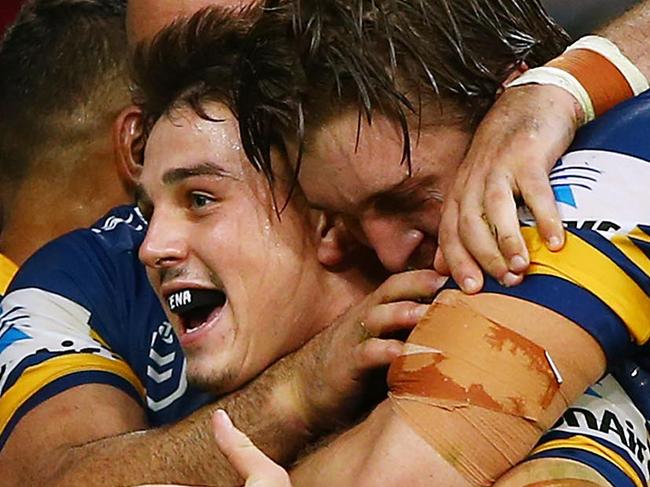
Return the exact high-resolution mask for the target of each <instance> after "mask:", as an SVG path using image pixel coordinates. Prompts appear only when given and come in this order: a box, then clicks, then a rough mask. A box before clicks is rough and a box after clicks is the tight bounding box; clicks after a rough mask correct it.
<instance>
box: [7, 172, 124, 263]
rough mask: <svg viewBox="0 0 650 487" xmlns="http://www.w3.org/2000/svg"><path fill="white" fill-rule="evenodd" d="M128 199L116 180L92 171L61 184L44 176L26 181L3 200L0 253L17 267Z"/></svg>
mask: <svg viewBox="0 0 650 487" xmlns="http://www.w3.org/2000/svg"><path fill="white" fill-rule="evenodd" d="M112 177H113V178H115V177H116V176H114V175H113V176H112ZM131 201H132V198H131V197H130V195H129V194H128V193H127V191H126V190H125V189H124V188H122V187H121V185H120V184H119V183H116V182H114V181H113V182H107V181H106V180H105V179H104V178H101V177H96V175H94V174H93V177H92V178H87V180H86V181H82V180H79V178H74V180H68V181H66V182H65V183H63V184H53V183H51V182H50V181H49V180H48V179H47V178H44V177H41V178H32V179H30V180H26V181H25V182H24V183H23V184H21V186H20V188H19V190H18V191H17V193H16V194H15V196H14V197H13V198H12V199H11V200H10V201H8V202H5V201H3V207H4V208H3V210H4V214H3V225H2V231H1V233H0V252H1V253H2V254H4V255H5V256H6V257H8V258H9V259H11V260H12V261H13V262H15V263H16V264H17V265H19V266H20V265H22V264H23V263H24V262H25V260H27V259H28V258H29V257H30V256H31V255H32V254H33V253H34V252H35V251H36V250H38V249H39V248H40V247H42V246H43V245H45V244H46V243H47V242H49V241H50V240H53V239H55V238H57V237H59V236H61V235H63V234H65V233H68V232H70V231H72V230H75V229H77V228H85V227H88V226H90V225H92V224H93V223H94V222H95V221H96V220H97V219H99V218H100V217H101V216H102V215H104V214H105V213H106V212H107V211H108V210H109V209H111V208H112V207H114V206H117V205H120V204H126V203H129V202H131Z"/></svg>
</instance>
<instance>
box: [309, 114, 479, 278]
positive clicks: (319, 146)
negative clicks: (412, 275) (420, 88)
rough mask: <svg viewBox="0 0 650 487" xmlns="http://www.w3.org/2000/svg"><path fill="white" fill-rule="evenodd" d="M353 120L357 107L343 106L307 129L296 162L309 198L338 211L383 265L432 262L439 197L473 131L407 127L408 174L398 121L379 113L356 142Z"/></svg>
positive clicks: (421, 265)
mask: <svg viewBox="0 0 650 487" xmlns="http://www.w3.org/2000/svg"><path fill="white" fill-rule="evenodd" d="M357 123H358V117H357V113H356V112H354V113H347V114H345V115H343V116H340V117H338V118H335V119H333V120H332V121H330V122H328V123H326V124H323V125H321V126H319V127H318V129H317V130H315V131H314V133H312V135H311V136H310V139H309V141H308V145H307V151H306V153H305V156H304V159H303V162H302V166H301V169H300V184H301V186H302V188H303V190H304V192H305V194H306V196H307V198H308V199H309V201H310V202H311V203H312V204H313V205H314V206H317V207H321V208H326V209H328V210H332V211H335V212H340V213H341V214H342V215H343V217H344V218H345V220H346V223H347V226H348V228H349V229H350V230H351V231H352V233H354V234H355V235H356V236H357V238H358V239H359V240H360V241H361V242H362V243H365V244H366V245H369V246H371V247H372V248H374V250H375V251H376V252H377V255H378V256H379V258H380V260H381V261H382V263H383V264H384V266H385V267H386V268H387V269H388V270H390V271H393V272H397V271H401V270H404V269H406V268H410V267H415V268H426V267H431V265H432V262H433V256H434V253H435V249H436V247H437V233H438V223H439V220H440V210H441V204H442V199H443V197H444V195H445V193H446V191H447V189H448V188H449V186H450V184H451V182H452V180H453V177H454V175H455V172H456V169H457V167H458V165H459V164H460V162H461V161H462V158H463V156H464V153H465V151H466V149H467V146H468V142H469V138H470V135H469V134H468V133H467V131H465V130H461V129H460V128H459V127H458V125H457V124H455V125H453V124H448V125H447V126H443V125H428V126H424V128H423V129H422V131H421V133H420V135H419V136H418V134H417V133H416V130H412V139H413V147H412V152H411V154H412V166H411V167H412V172H411V174H409V168H408V165H407V163H406V161H405V162H404V163H402V164H400V160H401V159H402V138H401V131H400V129H399V128H398V127H397V126H396V124H392V123H390V122H389V121H388V120H387V119H385V118H383V117H376V118H375V119H374V120H373V123H372V126H370V125H368V124H367V123H364V124H362V126H361V133H360V137H359V140H358V141H357V138H356V134H357Z"/></svg>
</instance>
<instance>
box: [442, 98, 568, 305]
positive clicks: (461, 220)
mask: <svg viewBox="0 0 650 487" xmlns="http://www.w3.org/2000/svg"><path fill="white" fill-rule="evenodd" d="M579 116H580V108H579V107H578V105H577V103H576V102H575V100H574V99H573V97H572V96H571V95H570V94H569V93H567V92H565V91H564V90H563V89H561V88H557V87H555V86H539V85H528V86H522V87H516V88H510V89H507V90H506V91H505V92H504V94H503V95H502V96H501V98H499V100H498V101H497V102H496V103H495V105H494V107H492V109H491V110H490V112H489V113H488V114H487V115H486V117H485V118H484V119H483V121H482V122H481V124H480V125H479V127H478V129H477V131H476V134H475V136H474V141H473V143H472V146H471V148H470V150H469V152H468V153H467V156H466V158H465V160H464V161H463V163H462V164H461V166H460V168H459V170H458V175H457V177H456V180H455V183H454V185H453V187H452V188H451V190H450V192H449V194H448V195H447V196H446V198H445V203H444V205H443V212H442V219H441V222H440V227H439V235H438V238H439V244H440V246H439V248H438V252H437V253H436V258H435V262H434V265H435V268H436V270H438V271H439V272H441V273H443V274H447V275H448V274H451V276H452V277H453V278H454V280H455V281H456V282H457V283H458V285H459V286H460V287H461V289H463V291H465V292H467V293H475V292H478V291H480V289H481V288H482V287H483V275H482V273H481V267H482V268H483V269H484V270H485V271H486V272H487V273H488V274H490V275H492V276H493V277H494V278H495V279H497V280H498V281H499V282H501V283H502V284H505V285H507V286H513V285H516V284H519V283H520V282H521V280H522V279H523V274H524V272H525V271H526V269H527V268H528V265H529V255H528V250H527V249H526V244H525V242H524V239H523V237H522V235H521V231H520V228H519V221H518V218H517V205H516V199H517V198H518V197H522V198H523V201H524V203H525V204H526V205H527V206H528V208H530V210H531V211H532V213H533V215H534V217H535V219H536V222H537V228H538V230H539V233H540V235H541V237H542V238H543V239H544V241H545V242H546V244H547V246H548V248H549V249H550V250H559V249H561V248H562V246H563V245H564V229H563V227H562V221H561V219H560V215H559V213H558V209H557V206H556V204H555V198H554V195H553V191H552V189H551V186H550V184H549V181H548V174H549V172H550V170H551V169H552V167H553V166H554V165H555V163H556V161H557V160H558V159H559V158H560V156H561V155H562V154H563V153H564V151H565V150H566V149H567V147H568V146H569V144H570V143H571V141H572V140H573V137H574V135H575V133H576V130H577V128H578V126H579V123H578V120H579ZM479 266H480V267H479Z"/></svg>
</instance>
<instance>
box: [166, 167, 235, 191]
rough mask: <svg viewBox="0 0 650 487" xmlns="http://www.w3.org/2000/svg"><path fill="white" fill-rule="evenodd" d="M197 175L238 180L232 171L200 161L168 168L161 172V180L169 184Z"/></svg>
mask: <svg viewBox="0 0 650 487" xmlns="http://www.w3.org/2000/svg"><path fill="white" fill-rule="evenodd" d="M197 176H215V177H219V178H231V179H234V180H236V181H237V180H238V179H237V178H236V177H235V176H233V174H232V173H230V172H229V171H227V170H226V169H224V168H223V167H221V166H220V165H218V164H215V163H214V162H201V163H199V164H196V165H194V166H190V167H179V168H176V169H170V170H169V171H167V172H165V174H163V177H162V180H163V183H164V184H167V185H170V184H175V183H178V182H180V181H183V180H185V179H188V178H193V177H197Z"/></svg>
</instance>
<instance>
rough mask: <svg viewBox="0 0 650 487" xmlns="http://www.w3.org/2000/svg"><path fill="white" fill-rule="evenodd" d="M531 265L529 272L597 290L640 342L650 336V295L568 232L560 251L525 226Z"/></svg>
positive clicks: (594, 291)
mask: <svg viewBox="0 0 650 487" xmlns="http://www.w3.org/2000/svg"><path fill="white" fill-rule="evenodd" d="M522 233H523V235H524V238H525V240H526V243H527V245H528V251H529V253H530V261H531V263H532V264H531V266H530V268H529V270H528V274H543V275H549V276H556V277H561V278H563V279H565V280H568V281H570V282H572V283H574V284H576V285H578V286H581V287H583V288H585V289H587V290H589V291H590V292H591V293H593V294H595V295H596V296H597V297H598V298H599V299H600V300H602V301H603V302H604V303H605V304H606V305H607V306H609V308H610V309H611V310H612V311H613V312H614V313H616V314H617V315H618V316H619V318H621V320H623V322H624V323H625V324H626V326H627V327H628V329H629V331H630V333H631V334H632V336H633V337H634V338H635V339H636V341H637V342H638V343H642V344H643V343H645V342H647V341H648V339H650V297H648V295H647V294H646V293H645V292H644V291H643V289H641V287H639V285H638V284H637V283H636V282H635V281H634V280H633V279H632V278H631V277H630V276H628V275H627V274H626V273H625V271H623V270H622V269H621V268H620V267H618V265H616V263H615V262H613V261H612V260H610V258H609V257H607V256H606V255H605V254H603V253H602V252H600V251H599V250H598V249H596V248H594V247H592V246H591V245H589V244H588V243H587V242H585V241H584V240H582V239H581V238H579V237H577V236H576V235H573V234H572V233H569V232H567V234H566V244H565V245H564V248H563V249H562V250H561V251H560V252H551V251H550V250H548V249H547V248H546V246H545V245H544V243H543V242H542V239H541V238H540V237H539V234H538V233H537V229H535V228H522Z"/></svg>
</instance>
